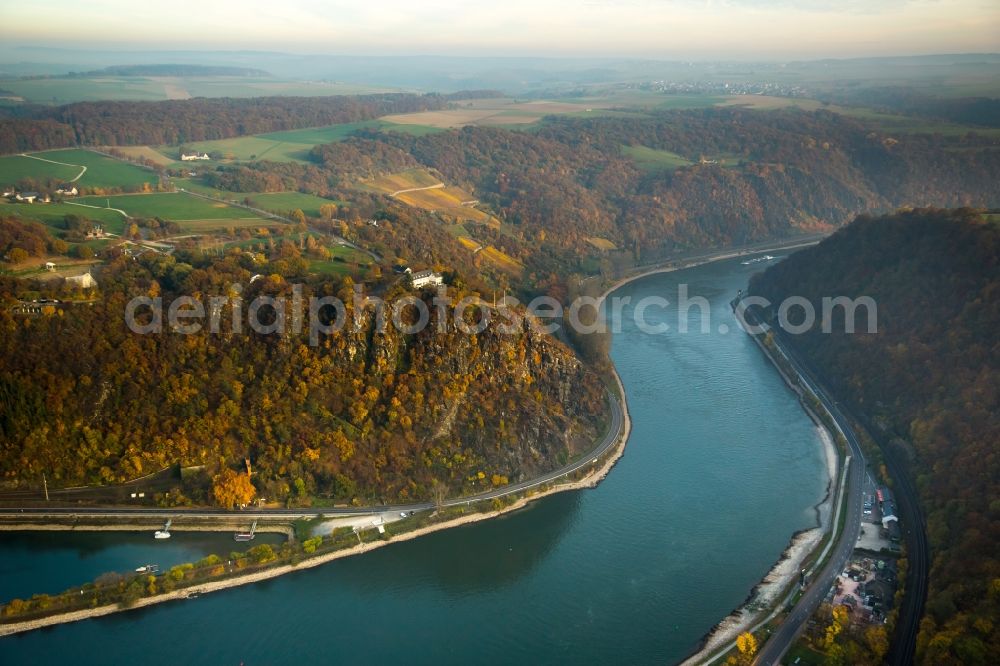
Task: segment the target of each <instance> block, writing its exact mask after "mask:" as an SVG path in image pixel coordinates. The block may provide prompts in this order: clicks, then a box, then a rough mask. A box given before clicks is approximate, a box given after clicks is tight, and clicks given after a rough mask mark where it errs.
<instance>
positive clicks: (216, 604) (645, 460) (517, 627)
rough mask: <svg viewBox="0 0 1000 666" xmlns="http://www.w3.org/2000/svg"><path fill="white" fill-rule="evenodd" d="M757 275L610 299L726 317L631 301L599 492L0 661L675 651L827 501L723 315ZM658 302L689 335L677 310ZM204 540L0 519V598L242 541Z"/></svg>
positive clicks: (502, 660) (638, 287) (384, 659)
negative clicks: (160, 540)
mask: <svg viewBox="0 0 1000 666" xmlns="http://www.w3.org/2000/svg"><path fill="white" fill-rule="evenodd" d="M753 270H760V266H759V265H758V266H756V267H745V266H741V265H740V263H739V261H736V260H734V261H728V262H720V263H716V264H712V265H708V266H702V267H699V268H694V269H689V270H686V271H682V272H677V273H670V274H661V275H656V276H650V277H648V278H644V279H642V280H639V281H637V282H633V283H631V284H629V285H627V286H625V287H623V288H622V289H621V290H619V291H618V292H616V294H615V295H617V296H631V297H632V299H633V302H635V300H637V299H638V298H639V297H642V296H646V295H660V296H664V297H667V298H669V299H670V300H671V301H672V302H673V301H675V300H676V296H677V285H678V284H679V283H680V282H686V283H688V284H689V285H690V286H689V289H690V293H691V294H692V295H701V296H704V297H705V298H707V299H708V300H709V302H710V303H711V309H712V323H713V326H712V332H711V333H707V334H702V333H699V332H697V331H698V330H699V328H698V323H697V319H698V316H699V312H698V310H697V308H694V309H693V310H692V311H691V312H690V314H691V315H692V317H693V319H694V320H695V322H694V324H693V326H692V332H689V333H687V334H679V333H676V332H673V333H668V334H666V335H650V334H646V333H642V332H641V331H639V330H637V329H636V328H635V326H634V325H633V324H632V322H631V316H630V315H629V312H630V310H629V308H626V309H625V315H626V316H625V320H626V321H625V323H624V325H623V331H622V332H621V333H620V334H618V335H616V336H615V338H614V342H613V347H612V357H613V359H614V362H615V364H616V366H617V367H618V369H619V372H620V374H621V377H622V380H623V382H624V384H625V389H626V392H627V394H628V401H629V409H630V412H631V415H632V420H633V430H632V437H631V439H630V440H629V443H628V447H627V449H626V452H625V456H624V458H622V460H621V461H620V462H619V463H618V465H617V466H616V467H615V468H614V470H613V472H612V473H611V474H610V476H609V477H608V478H607V479H606V480H605V481H604V482H603V483H602V484H601V485H600V486H599V487H598V488H597V489H595V490H587V491H583V492H576V493H563V494H560V495H556V496H553V497H550V498H546V499H544V500H542V501H540V502H537V503H535V504H534V505H532V506H531V507H529V508H528V509H526V510H524V511H522V512H519V513H516V514H514V515H510V516H508V517H504V518H501V519H497V520H492V521H487V522H484V523H479V524H476V525H471V526H467V527H462V528H457V529H453V530H448V531H445V532H440V533H437V534H432V535H429V536H426V537H423V538H420V539H417V540H414V541H410V542H405V543H399V544H395V545H392V546H390V547H388V548H383V549H380V550H378V551H375V552H372V553H368V554H366V555H364V556H361V557H353V558H348V559H344V560H339V561H336V562H333V563H331V564H328V565H325V566H323V567H319V568H317V569H312V570H308V571H302V572H297V573H295V574H291V575H288V576H284V577H281V578H278V579H275V580H272V581H267V582H264V583H259V584H255V585H250V586H246V587H241V588H235V589H231V590H226V591H223V592H219V593H215V594H210V595H206V596H203V597H200V598H198V599H193V600H185V601H179V602H172V603H167V604H162V605H158V606H155V607H152V608H148V609H143V610H140V611H135V612H130V613H123V614H119V615H116V616H112V617H107V618H101V619H96V620H89V621H86V622H79V623H74V624H69V625H64V626H60V627H55V628H53V629H49V630H45V631H40V632H33V633H29V634H26V635H23V636H17V637H10V638H4V639H0V663H4V664H29V663H32V664H42V663H73V664H107V663H121V664H145V665H152V664H171V665H173V664H196V663H197V664H202V663H204V664H234V665H235V664H240V663H241V662H242V663H244V664H246V665H247V666H252V665H254V664H295V665H296V666H298V665H299V664H301V663H303V662H314V663H342V664H372V663H408V664H435V665H440V664H459V663H477V664H479V663H487V664H514V663H566V664H570V663H572V664H581V663H584V664H605V663H608V662H629V663H642V664H646V663H648V664H653V663H657V664H662V663H670V662H676V661H678V660H680V659H682V658H683V657H685V656H686V655H687V654H688V653H690V652H691V651H692V650H693V649H694V648H695V647H696V645H697V643H698V641H699V639H700V638H701V637H702V636H703V635H704V634H705V632H707V631H708V630H710V629H711V628H712V626H713V625H714V624H715V623H716V622H718V621H719V620H720V619H721V618H722V617H724V616H725V615H727V614H728V613H729V612H730V611H731V610H733V609H734V608H735V607H737V606H738V605H739V604H740V603H741V602H742V601H743V600H744V599H745V598H746V596H747V594H748V593H749V591H750V589H751V588H752V587H753V586H754V585H755V584H756V583H757V582H758V581H759V580H760V579H761V577H762V576H763V575H764V574H765V573H766V572H767V571H768V569H770V567H771V566H772V565H773V564H774V562H775V561H776V560H777V558H778V557H779V555H780V554H781V552H782V550H783V549H784V548H785V546H786V545H787V543H788V541H789V538H790V537H791V535H792V533H793V532H795V531H796V530H799V529H802V528H807V527H811V526H813V525H814V522H815V512H814V511H813V508H812V507H813V505H814V504H815V503H816V502H818V501H819V500H820V499H821V498H822V497H823V495H824V494H825V488H826V474H825V468H824V464H823V460H822V456H821V448H820V447H821V445H820V442H819V438H818V435H817V433H816V431H815V428H814V427H813V425H812V423H811V422H810V421H809V419H808V418H807V417H806V416H805V414H804V413H803V412H802V410H801V409H800V408H799V406H798V404H797V403H796V401H795V399H794V397H793V396H792V394H791V393H790V392H789V391H788V390H787V389H786V388H785V386H784V385H783V384H782V383H781V381H780V379H779V378H778V376H777V374H776V373H775V372H774V371H773V369H772V368H771V367H770V366H768V365H767V362H766V361H765V359H764V358H763V356H762V355H761V354H760V352H759V351H758V350H757V349H756V348H755V347H754V345H753V342H752V341H751V340H749V339H748V338H747V336H746V335H745V334H743V333H742V332H741V331H739V330H738V329H737V327H736V326H735V322H734V321H733V318H732V315H731V313H730V312H729V309H728V305H727V301H728V300H729V299H730V298H732V296H733V295H734V294H735V292H736V290H737V289H739V288H740V287H743V286H745V284H746V281H747V278H748V277H749V275H750V273H751V272H752V271H753ZM646 315H647V321H648V322H649V323H657V322H658V321H661V320H662V321H664V322H666V323H668V324H669V325H670V326H671V329H672V330H674V331H675V330H676V328H677V317H678V313H677V312H676V310H674V309H673V308H667V309H666V310H664V309H661V308H656V307H654V308H650V309H648V310H647V312H646ZM719 324H726V325H727V326H728V328H729V332H728V333H725V334H723V333H720V332H719V331H718V326H719ZM177 535H178V536H179V535H180V533H177ZM133 537H135V539H138V541H135V540H134V539H133ZM199 538H200V539H205V538H206V537H193V538H192V540H191V541H190V542H188V543H182V542H181V540H177V541H174V540H171V541H172V542H173V543H170V544H169V545H168V546H167V545H163V548H166V549H168V550H162V549H161V544H155V543H153V544H150V543H149V541H151V539H149V538H148V536H147V535H132V536H122V535H111V536H109V535H107V534H99V535H83V534H68V533H59V534H45V535H31V536H27V537H25V536H11V535H9V534H3V533H0V597H3V598H9V597H11V596H16V595H17V594H26V593H27V592H26V591H27V590H35V591H38V590H46V591H54V590H57V589H60V588H64V587H66V586H67V585H70V584H73V583H78V582H81V581H83V580H88V579H90V578H93V576H94V575H96V574H98V573H100V572H102V571H105V570H108V569H115V568H121V567H123V566H124V567H134V566H138V565H139V564H143V563H146V562H147V561H150V562H157V563H159V564H160V565H161V566H162V565H169V564H171V563H173V562H174V561H176V562H180V561H187V560H191V559H195V558H196V557H197V556H201V555H204V554H205V553H207V552H213V550H214V551H219V550H220V549H221V550H222V552H228V550H231V548H230V547H229V546H230V545H231V540H230V538H229V537H228V536H225V537H220V538H221V539H222V540H223V541H226V542H227V544H228V545H224V546H223V545H219V546H218V547H216V545H215V544H214V543H209V542H207V541H206V542H199ZM189 547H190V548H189ZM134 549H138V550H134ZM191 549H193V550H194V551H200V550H201V549H205V550H204V552H196V553H195V552H193V551H192V550H191Z"/></svg>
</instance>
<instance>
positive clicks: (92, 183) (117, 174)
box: [33, 150, 159, 188]
mask: <svg viewBox="0 0 1000 666" xmlns="http://www.w3.org/2000/svg"><path fill="white" fill-rule="evenodd" d="M33 154H34V155H36V156H38V157H44V158H45V159H47V160H53V161H55V162H66V163H67V164H79V165H81V166H85V167H87V172H86V173H85V174H83V176H82V177H81V178H80V180H78V181H77V183H78V184H79V185H83V186H84V187H121V188H131V187H141V186H142V185H143V183H149V184H150V185H154V186H155V185H156V184H157V182H158V181H159V177H158V176H157V175H156V173H155V172H153V171H149V170H148V169H142V168H140V167H137V166H134V165H132V164H128V163H127V162H121V161H119V160H116V159H113V158H110V157H105V156H104V155H98V154H97V153H93V152H91V151H89V150H48V151H46V152H44V153H33Z"/></svg>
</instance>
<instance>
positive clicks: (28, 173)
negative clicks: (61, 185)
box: [0, 155, 80, 187]
mask: <svg viewBox="0 0 1000 666" xmlns="http://www.w3.org/2000/svg"><path fill="white" fill-rule="evenodd" d="M50 159H51V158H50ZM59 161H62V160H59ZM78 173H80V168H79V167H73V166H63V165H61V164H52V163H51V162H42V161H41V160H33V159H31V158H30V157H23V156H21V155H7V156H5V157H0V185H3V186H4V187H11V186H13V185H16V184H17V182H18V181H19V180H21V179H22V178H34V179H36V180H47V179H49V178H55V179H57V180H70V179H72V178H75V177H76V175H77V174H78Z"/></svg>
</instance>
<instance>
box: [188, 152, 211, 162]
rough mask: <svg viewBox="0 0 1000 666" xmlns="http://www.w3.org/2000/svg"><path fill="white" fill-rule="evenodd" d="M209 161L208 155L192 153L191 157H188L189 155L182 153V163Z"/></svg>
mask: <svg viewBox="0 0 1000 666" xmlns="http://www.w3.org/2000/svg"><path fill="white" fill-rule="evenodd" d="M207 159H210V158H209V156H208V153H201V154H199V153H191V154H190V155H188V154H187V153H181V161H182V162H194V161H195V160H207Z"/></svg>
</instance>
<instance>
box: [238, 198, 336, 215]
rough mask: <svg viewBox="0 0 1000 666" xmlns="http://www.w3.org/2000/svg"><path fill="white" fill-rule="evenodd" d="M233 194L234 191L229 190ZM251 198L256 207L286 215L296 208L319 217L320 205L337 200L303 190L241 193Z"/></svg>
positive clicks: (333, 202)
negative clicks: (305, 192)
mask: <svg viewBox="0 0 1000 666" xmlns="http://www.w3.org/2000/svg"><path fill="white" fill-rule="evenodd" d="M229 194H232V192H229ZM240 196H244V197H247V198H249V199H250V202H251V204H252V205H253V206H254V207H255V208H262V209H264V210H268V211H271V212H272V213H277V214H279V215H285V214H287V213H290V212H291V211H293V210H295V209H299V210H301V211H302V212H303V213H305V214H306V215H308V216H309V217H319V207H320V206H322V205H324V204H336V203H337V202H336V201H331V200H330V199H324V198H323V197H317V196H314V195H312V194H304V193H302V192H267V193H256V194H241V195H240Z"/></svg>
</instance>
